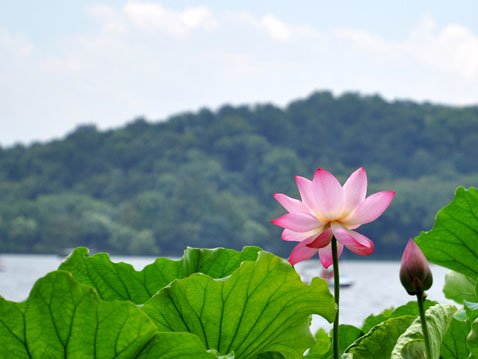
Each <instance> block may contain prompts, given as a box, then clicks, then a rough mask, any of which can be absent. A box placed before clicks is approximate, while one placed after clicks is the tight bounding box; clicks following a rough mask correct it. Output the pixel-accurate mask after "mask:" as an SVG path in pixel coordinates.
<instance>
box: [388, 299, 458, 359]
mask: <svg viewBox="0 0 478 359" xmlns="http://www.w3.org/2000/svg"><path fill="white" fill-rule="evenodd" d="M455 312H456V308H455V307H454V306H452V305H439V304H438V305H434V306H433V307H431V308H429V309H428V310H427V311H426V312H425V317H426V321H427V327H428V333H429V335H430V346H431V351H432V358H428V359H438V358H439V357H440V347H441V343H442V341H443V339H444V338H445V335H446V333H447V331H448V328H449V327H450V325H451V322H452V319H453V314H454V313H455ZM391 357H392V359H399V358H400V359H402V358H404V359H412V358H413V359H416V358H425V357H426V356H425V342H424V339H423V332H422V326H421V323H420V318H417V319H415V321H414V322H413V323H412V325H410V327H409V328H408V329H407V330H406V331H405V332H404V333H403V334H402V335H401V336H400V338H398V340H397V344H396V345H395V348H393V351H392V356H391Z"/></svg>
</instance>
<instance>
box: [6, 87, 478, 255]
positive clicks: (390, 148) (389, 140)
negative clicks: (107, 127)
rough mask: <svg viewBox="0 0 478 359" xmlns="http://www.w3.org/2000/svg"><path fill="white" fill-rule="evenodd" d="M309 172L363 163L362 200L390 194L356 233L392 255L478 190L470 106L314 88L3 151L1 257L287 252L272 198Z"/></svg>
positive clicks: (475, 112) (477, 131)
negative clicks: (380, 211)
mask: <svg viewBox="0 0 478 359" xmlns="http://www.w3.org/2000/svg"><path fill="white" fill-rule="evenodd" d="M318 166H320V167H324V168H326V169H328V170H330V171H331V172H333V173H334V174H337V175H338V176H339V177H340V179H341V180H342V181H343V180H345V179H346V177H347V176H348V174H350V173H351V172H352V171H353V170H355V169H356V168H358V167H360V166H365V168H366V169H367V173H368V177H369V193H371V192H375V191H378V190H386V189H393V190H396V191H397V195H396V197H395V200H394V201H393V202H392V206H391V207H390V209H389V210H388V211H387V212H386V214H385V215H384V216H382V217H381V218H380V219H379V220H377V221H376V222H374V223H371V224H369V225H366V226H364V227H363V228H361V233H364V234H366V235H368V236H369V237H370V238H371V239H372V240H374V241H375V243H376V248H377V250H376V253H375V254H374V257H375V258H378V257H380V256H383V257H398V256H399V255H400V252H401V251H402V249H403V247H404V245H405V242H406V240H407V239H408V238H409V237H411V236H415V235H417V234H418V233H419V231H421V230H427V229H429V228H430V227H431V225H432V224H433V220H434V215H435V212H436V210H437V209H439V208H441V207H442V206H443V205H445V204H446V203H447V202H448V201H449V200H450V199H451V197H452V195H453V192H454V190H455V187H456V186H457V185H465V186H470V185H475V186H476V185H478V106H474V107H466V108H456V107H448V106H438V105H433V104H428V103H425V104H418V103H414V102H410V101H395V102H386V101H385V100H383V99H382V98H380V97H378V96H367V97H363V96H360V95H357V94H345V95H343V96H340V97H334V96H333V95H332V94H331V93H329V92H318V93H314V94H313V95H311V96H310V97H308V98H306V99H304V100H299V101H295V102H293V103H291V104H290V105H289V106H287V107H286V108H285V109H282V108H278V107H274V106H271V105H257V106H251V107H249V106H241V107H231V106H224V107H222V108H221V109H219V110H218V111H216V112H212V111H209V110H202V111H200V112H198V113H187V114H182V115H179V116H174V117H172V118H170V119H169V120H168V121H165V122H155V123H151V122H147V121H145V120H143V119H138V120H136V121H135V122H132V123H130V124H129V125H127V126H125V127H124V128H121V129H117V130H111V131H105V132H101V131H98V130H97V129H96V128H95V127H94V126H82V127H79V128H77V129H76V130H75V131H74V132H72V133H71V134H70V135H68V136H67V137H66V138H64V139H62V140H57V141H53V142H49V143H44V144H33V145H31V146H15V147H11V148H3V149H1V150H0V252H55V251H57V250H59V249H62V248H68V247H75V246H79V245H86V246H89V247H91V248H95V249H97V250H109V251H111V252H113V253H125V254H126V253H128V254H159V253H161V254H162V255H179V254H181V253H182V251H183V249H184V248H185V246H187V245H189V246H201V247H212V246H227V247H234V248H238V247H241V246H243V245H250V244H253V245H259V246H262V247H263V248H265V249H268V250H270V251H273V252H275V253H278V254H281V255H284V256H286V255H287V254H288V252H289V251H290V249H291V248H292V244H291V243H287V242H283V241H281V240H280V232H281V231H280V229H279V228H277V227H275V226H273V225H271V224H270V223H269V221H270V220H271V219H272V218H274V217H276V216H278V215H280V214H282V213H284V211H283V210H282V208H281V207H280V206H279V205H278V204H277V203H276V202H275V200H273V198H272V195H273V193H275V192H283V193H286V194H288V195H290V196H295V197H297V196H298V194H297V189H296V186H295V183H294V176H295V175H302V176H304V177H308V178H311V176H312V174H313V172H314V170H315V168H316V167H318Z"/></svg>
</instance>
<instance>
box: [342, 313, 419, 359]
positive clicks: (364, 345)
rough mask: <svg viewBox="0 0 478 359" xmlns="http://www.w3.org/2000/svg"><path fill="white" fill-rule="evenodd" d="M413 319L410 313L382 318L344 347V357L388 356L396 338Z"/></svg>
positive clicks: (372, 358) (358, 358)
mask: <svg viewBox="0 0 478 359" xmlns="http://www.w3.org/2000/svg"><path fill="white" fill-rule="evenodd" d="M414 320H415V316H412V315H405V316H401V317H394V318H388V319H386V320H384V321H383V322H381V323H379V324H378V325H376V326H374V327H373V328H372V329H371V330H370V331H369V332H368V333H367V334H365V335H364V336H362V337H360V338H358V339H357V340H356V341H355V342H354V343H352V344H351V345H350V346H349V347H348V348H347V349H346V352H347V356H346V357H347V358H353V359H382V358H389V357H390V355H391V353H392V350H393V348H394V347H395V345H396V343H397V340H398V338H399V337H400V336H401V335H402V334H403V333H404V332H405V330H407V328H408V327H409V326H410V325H411V324H412V323H413V321H414Z"/></svg>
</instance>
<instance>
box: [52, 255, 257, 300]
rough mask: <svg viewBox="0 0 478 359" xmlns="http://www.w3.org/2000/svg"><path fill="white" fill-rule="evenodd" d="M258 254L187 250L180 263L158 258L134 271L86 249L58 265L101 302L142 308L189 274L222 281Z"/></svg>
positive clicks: (123, 264)
mask: <svg viewBox="0 0 478 359" xmlns="http://www.w3.org/2000/svg"><path fill="white" fill-rule="evenodd" d="M259 251H260V248H258V247H244V249H243V250H242V252H238V251H235V250H232V249H224V248H217V249H198V248H188V249H186V250H185V251H184V255H183V257H182V258H181V259H179V260H172V259H167V258H158V259H156V260H155V261H154V262H153V263H151V264H149V265H147V266H145V267H144V268H143V270H141V271H136V270H135V269H134V268H133V266H132V265H130V264H127V263H113V262H112V261H111V259H110V257H109V255H108V254H107V253H98V254H95V255H93V256H91V257H90V256H88V249H87V248H84V247H79V248H76V249H75V250H74V251H73V253H71V254H70V256H68V258H67V259H66V260H65V261H64V262H63V263H62V264H61V265H60V269H61V270H65V271H67V272H70V273H71V274H72V275H73V277H74V278H75V280H76V281H78V282H80V283H84V284H87V285H89V286H91V287H93V288H95V289H96V290H97V291H98V294H99V295H100V297H101V298H102V299H104V300H115V299H117V300H130V301H132V302H133V303H136V304H142V303H144V302H146V301H147V300H148V299H149V298H151V297H152V296H153V295H154V294H155V293H156V292H157V291H158V290H160V289H161V288H163V287H164V286H166V285H167V284H168V283H169V282H171V281H172V280H174V279H177V278H185V277H187V276H189V275H190V274H192V273H196V272H201V273H205V274H208V275H210V276H211V277H213V278H222V277H225V276H227V275H229V274H231V273H232V271H234V270H235V269H236V268H238V267H239V265H240V264H241V262H242V261H246V260H252V261H254V260H255V259H256V258H257V253H258V252H259Z"/></svg>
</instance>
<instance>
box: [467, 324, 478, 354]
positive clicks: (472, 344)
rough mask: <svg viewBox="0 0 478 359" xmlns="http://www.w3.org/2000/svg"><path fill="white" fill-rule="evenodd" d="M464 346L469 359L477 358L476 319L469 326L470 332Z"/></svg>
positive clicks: (477, 330) (477, 332) (477, 331)
mask: <svg viewBox="0 0 478 359" xmlns="http://www.w3.org/2000/svg"><path fill="white" fill-rule="evenodd" d="M466 344H467V346H468V349H469V350H470V356H469V358H470V359H476V358H478V319H476V320H475V321H474V322H473V323H472V324H471V331H470V334H468V337H467V338H466Z"/></svg>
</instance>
